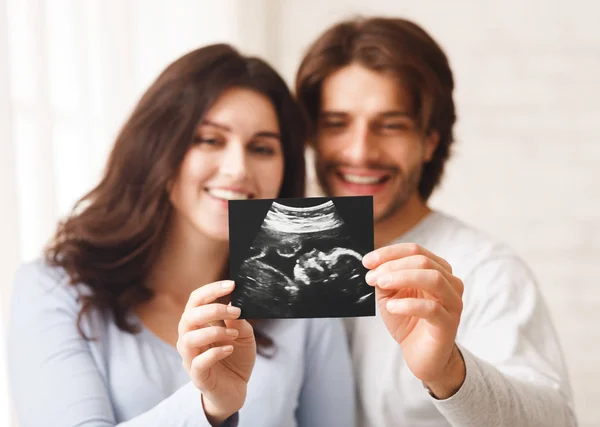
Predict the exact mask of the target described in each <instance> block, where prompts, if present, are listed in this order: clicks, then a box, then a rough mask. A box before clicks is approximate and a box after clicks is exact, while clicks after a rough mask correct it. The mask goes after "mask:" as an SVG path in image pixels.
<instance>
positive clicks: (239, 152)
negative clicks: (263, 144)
mask: <svg viewBox="0 0 600 427" xmlns="http://www.w3.org/2000/svg"><path fill="white" fill-rule="evenodd" d="M221 159H222V160H221V161H222V163H221V168H220V169H221V172H222V173H223V175H227V176H229V177H231V178H232V179H234V180H242V179H245V178H246V177H247V176H248V167H247V162H246V160H247V159H246V150H245V148H244V147H243V146H242V144H237V143H231V144H228V146H227V148H226V150H225V153H224V156H223V157H222V158H221Z"/></svg>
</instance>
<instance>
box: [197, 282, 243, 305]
mask: <svg viewBox="0 0 600 427" xmlns="http://www.w3.org/2000/svg"><path fill="white" fill-rule="evenodd" d="M233 288H235V283H234V282H233V281H232V280H221V281H219V282H213V283H209V284H208V285H204V286H201V287H199V288H197V289H195V290H194V291H193V292H192V293H191V294H190V297H189V298H188V302H187V304H186V306H185V309H186V310H188V309H190V308H192V307H198V306H201V305H206V304H210V303H211V302H214V301H215V300H217V299H218V298H220V297H222V296H225V295H227V294H229V293H231V291H233Z"/></svg>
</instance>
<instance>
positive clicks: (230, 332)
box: [225, 329, 239, 337]
mask: <svg viewBox="0 0 600 427" xmlns="http://www.w3.org/2000/svg"><path fill="white" fill-rule="evenodd" d="M225 333H226V334H227V335H229V336H230V337H237V336H238V334H239V331H238V330H237V329H225Z"/></svg>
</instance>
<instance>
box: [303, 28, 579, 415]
mask: <svg viewBox="0 0 600 427" xmlns="http://www.w3.org/2000/svg"><path fill="white" fill-rule="evenodd" d="M453 89H454V82H453V76H452V72H451V70H450V67H449V64H448V60H447V58H446V56H445V54H444V52H443V51H442V49H441V48H440V47H439V46H438V44H437V43H436V42H435V41H434V40H433V39H432V38H431V37H430V36H429V35H428V34H427V33H426V32H425V31H424V30H423V29H422V28H420V27H419V26H417V25H416V24H414V23H412V22H410V21H407V20H403V19H391V18H371V19H357V20H349V21H345V22H341V23H339V24H337V25H334V26H333V27H331V28H330V29H328V30H326V31H325V32H324V33H323V34H322V35H321V36H320V37H319V38H318V39H317V40H316V41H315V42H314V43H313V45H312V46H311V47H310V48H309V50H308V52H307V53H306V55H305V57H304V59H303V60H302V63H301V65H300V68H299V70H298V75H297V81H296V91H297V95H298V98H299V100H300V102H301V103H302V104H303V105H304V107H305V108H306V110H307V112H308V114H309V116H310V118H311V120H312V122H313V124H314V134H313V137H312V144H313V147H314V149H315V152H316V170H317V175H318V178H319V182H320V184H321V185H322V187H323V189H324V191H325V192H326V193H327V194H328V195H330V196H354V195H373V200H374V217H375V246H376V250H375V251H374V252H372V253H370V254H368V255H367V256H365V257H364V259H363V263H364V264H365V266H366V267H367V268H369V269H370V270H371V271H370V272H369V273H368V275H367V281H368V282H369V284H370V285H372V286H374V287H375V290H376V295H377V301H378V315H377V316H376V317H373V318H358V319H353V320H352V321H351V322H350V323H349V331H350V340H351V348H352V352H353V360H354V366H355V370H356V378H357V381H358V384H357V387H358V397H359V410H360V413H359V420H360V425H361V426H363V427H366V426H369V427H371V426H373V427H375V426H410V427H419V426H454V427H459V426H460V427H483V426H511V427H520V426H523V427H525V426H544V427H552V426H556V427H558V426H560V427H565V426H574V425H576V421H575V417H574V415H573V408H572V398H571V391H570V386H569V383H568V378H567V374H566V370H565V367H564V363H563V358H562V354H561V350H560V347H559V345H558V342H557V339H556V334H555V331H554V328H553V326H552V323H551V320H550V317H549V315H548V311H547V308H546V306H545V305H544V303H543V301H542V299H541V297H540V294H539V291H538V288H537V285H536V283H535V279H534V278H533V276H532V275H531V273H530V272H529V270H528V268H527V267H526V266H525V265H524V263H523V262H522V261H521V260H520V259H519V258H518V257H517V256H516V255H515V254H514V253H513V252H512V251H511V250H510V249H509V248H507V247H506V246H504V245H502V244H499V243H497V242H495V241H493V240H492V239H490V238H489V237H487V236H486V235H485V234H483V233H481V232H479V231H477V230H475V229H473V228H472V227H469V226H468V225H466V224H464V223H462V222H460V221H459V220H457V219H455V218H452V217H450V216H448V215H445V214H443V213H441V212H436V211H432V210H431V209H430V208H429V207H428V205H427V200H428V198H429V197H430V195H431V193H432V191H433V190H434V188H435V187H436V186H437V185H438V183H439V181H440V178H441V176H442V172H443V169H444V164H445V162H446V160H447V159H448V157H449V154H450V147H451V145H452V143H453V133H452V132H453V126H454V123H455V120H456V117H455V110H454V101H453V95H452V92H453Z"/></svg>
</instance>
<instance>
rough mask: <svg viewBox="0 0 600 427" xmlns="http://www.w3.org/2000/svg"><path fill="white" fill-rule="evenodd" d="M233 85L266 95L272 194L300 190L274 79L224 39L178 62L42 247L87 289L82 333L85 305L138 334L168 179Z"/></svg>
mask: <svg viewBox="0 0 600 427" xmlns="http://www.w3.org/2000/svg"><path fill="white" fill-rule="evenodd" d="M232 87H242V88H247V89H252V90H255V91H257V92H259V93H261V94H264V95H265V96H267V97H268V98H269V99H270V100H271V102H272V104H273V106H274V108H275V111H276V113H277V117H278V121H279V127H280V131H281V140H282V146H283V155H284V167H285V171H284V178H283V183H282V187H281V191H280V193H279V197H301V196H303V195H304V187H305V169H304V167H305V164H304V142H305V139H306V132H307V120H306V118H305V116H304V114H303V112H302V110H301V109H300V108H299V107H298V104H297V103H296V102H295V100H294V99H293V96H292V94H291V92H290V91H289V89H288V87H287V85H286V83H285V82H284V81H283V79H282V78H281V77H280V76H279V75H278V74H277V73H276V72H275V71H274V70H273V69H272V68H271V67H270V66H269V65H268V64H267V63H265V62H264V61H262V60H260V59H258V58H254V57H247V56H243V55H241V54H240V53H239V52H238V51H236V50H235V49H234V48H232V47H231V46H229V45H225V44H216V45H211V46H207V47H203V48H200V49H197V50H194V51H192V52H189V53H188V54H186V55H184V56H183V57H181V58H179V59H178V60H176V61H175V62H173V63H172V64H170V65H169V66H168V67H167V68H166V69H165V70H164V71H163V72H162V73H161V74H160V76H159V77H158V78H157V79H156V80H155V81H154V82H153V83H152V85H151V86H150V87H149V88H148V90H147V91H146V92H145V93H144V95H143V96H142V98H141V99H140V101H139V102H138V104H137V106H136V107H135V109H134V110H133V112H132V114H131V116H130V117H129V119H128V120H127V121H126V122H125V124H124V126H123V127H122V129H121V131H120V133H119V135H118V137H117V139H116V141H115V144H114V147H113V149H112V152H111V154H110V156H109V159H108V163H107V165H106V169H105V171H104V175H103V177H102V179H101V180H100V183H99V184H98V185H97V186H96V187H95V188H94V189H92V190H91V191H90V192H89V193H88V194H86V195H85V196H84V197H82V198H81V199H80V200H79V201H78V202H77V204H76V205H75V207H74V209H73V211H72V212H71V214H70V215H69V216H68V217H67V218H66V219H65V220H64V221H62V222H60V223H59V225H58V228H57V230H56V233H55V235H54V237H53V239H52V240H51V242H50V244H49V245H48V247H47V249H46V251H45V258H46V261H47V263H49V264H50V265H53V266H58V267H62V268H63V269H64V270H65V272H66V273H67V274H68V276H69V279H70V284H71V285H76V284H84V285H87V286H88V287H89V288H91V291H92V292H91V293H90V294H89V295H88V294H87V293H86V295H80V303H81V304H82V305H81V310H80V312H79V315H78V319H77V327H78V329H79V332H80V333H81V334H82V336H84V337H85V334H84V333H83V331H82V328H81V320H82V317H83V316H84V315H85V314H86V313H87V312H88V311H89V310H91V309H98V310H101V311H104V312H109V313H111V314H112V316H113V317H114V321H115V322H116V324H117V326H118V327H119V328H120V329H121V330H123V331H127V332H130V333H135V332H137V328H136V325H134V324H132V323H130V322H129V321H128V318H127V313H128V312H129V311H130V310H131V309H132V308H133V307H134V306H136V305H138V304H140V303H143V302H145V301H148V300H150V299H151V298H152V296H153V293H152V290H151V289H150V288H148V287H147V286H146V284H145V280H146V277H147V276H148V273H149V270H150V268H151V266H152V265H153V264H154V262H155V261H156V258H157V255H158V253H159V251H160V249H161V246H162V244H163V240H164V238H165V230H166V226H167V224H168V222H169V218H170V216H171V214H172V206H171V203H170V201H169V197H168V194H167V183H168V182H169V181H170V180H171V179H172V178H174V177H175V176H176V174H177V172H178V170H179V166H180V165H181V163H182V161H183V158H184V156H185V154H186V152H187V150H188V148H189V147H190V145H191V144H192V141H193V136H194V132H195V130H196V128H197V126H198V124H199V123H200V121H201V120H202V118H203V116H204V115H205V114H206V112H207V111H208V109H209V108H210V107H211V106H212V105H213V104H214V102H215V101H216V100H217V98H218V97H219V96H220V95H221V94H222V93H223V92H224V91H225V90H227V89H229V88H232ZM248 114H252V112H251V111H249V112H248ZM256 337H257V342H258V344H259V347H260V346H263V347H264V346H268V345H270V340H269V339H268V337H266V336H264V335H263V334H261V333H260V331H259V330H256ZM86 338H89V337H86Z"/></svg>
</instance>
